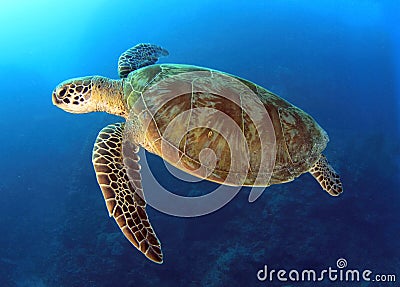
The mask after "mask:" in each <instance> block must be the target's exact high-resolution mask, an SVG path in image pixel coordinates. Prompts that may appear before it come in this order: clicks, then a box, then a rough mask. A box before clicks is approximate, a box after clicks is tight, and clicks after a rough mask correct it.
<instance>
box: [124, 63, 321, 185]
mask: <svg viewBox="0 0 400 287" xmlns="http://www.w3.org/2000/svg"><path fill="white" fill-rule="evenodd" d="M124 96H125V101H126V103H127V106H128V108H129V110H130V117H134V118H135V121H136V122H138V123H139V126H140V127H141V136H140V138H141V142H140V143H141V145H142V146H143V147H144V148H145V149H147V150H148V151H149V152H152V153H155V154H157V155H159V156H161V157H162V158H163V159H164V160H166V161H167V162H169V163H171V164H172V165H174V166H175V167H177V168H179V169H181V170H183V171H186V172H188V173H190V174H192V175H195V176H197V177H200V178H206V179H208V180H211V181H215V182H218V183H224V184H227V185H246V186H268V185H271V184H275V183H282V182H287V181H291V180H293V179H294V178H295V177H297V176H299V175H300V174H302V173H304V172H307V171H308V170H309V169H310V168H311V166H312V165H313V164H314V163H315V162H316V161H317V160H318V158H319V156H320V154H321V152H322V151H323V150H324V149H325V147H326V144H327V142H328V137H327V135H326V133H325V131H324V130H323V129H322V128H321V127H320V126H319V125H318V124H317V123H316V122H315V121H314V119H313V118H312V117H311V116H309V115H308V114H307V113H305V112H304V111H302V110H301V109H299V108H297V107H295V106H293V105H292V104H290V103H289V102H287V101H286V100H284V99H282V98H280V97H278V96H277V95H275V94H273V93H271V92H269V91H267V90H266V89H264V88H262V87H260V86H258V85H256V84H254V83H251V82H249V81H246V80H244V79H241V78H239V77H236V76H232V75H229V74H226V73H223V72H219V71H216V70H212V69H207V68H201V67H196V66H189V65H175V64H162V65H152V66H148V67H144V68H141V69H139V70H136V71H133V72H131V73H130V74H129V76H128V77H127V78H126V79H124ZM130 120H131V119H130V118H128V119H127V123H128V124H129V121H130Z"/></svg>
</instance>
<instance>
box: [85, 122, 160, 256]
mask: <svg viewBox="0 0 400 287" xmlns="http://www.w3.org/2000/svg"><path fill="white" fill-rule="evenodd" d="M124 127H125V125H124V124H122V123H117V124H112V125H108V126H106V127H105V128H103V129H102V130H101V131H100V133H99V135H98V136H97V139H96V143H95V145H94V148H93V156H92V160H93V166H94V169H95V171H96V176H97V181H98V183H99V185H100V188H101V190H102V192H103V196H104V199H105V201H106V205H107V209H108V212H109V214H110V216H112V217H114V219H115V221H116V222H117V223H118V226H119V228H120V229H121V231H122V232H123V233H124V235H125V236H126V238H128V240H129V241H130V242H131V243H132V244H133V245H134V246H135V247H136V248H137V249H139V250H140V251H141V252H142V253H143V254H144V255H146V256H147V257H148V258H149V259H150V260H152V261H154V262H157V263H162V261H163V259H162V258H163V255H162V252H161V245H160V241H159V240H158V239H157V236H156V234H155V233H154V231H153V228H152V227H151V224H150V223H149V220H148V218H147V214H146V209H145V208H146V202H145V200H144V196H143V189H142V184H141V176H140V165H139V163H138V161H139V156H138V155H137V152H138V151H139V146H137V145H135V144H133V143H131V142H129V141H128V142H124V145H126V146H124V148H123V144H122V139H123V131H124Z"/></svg>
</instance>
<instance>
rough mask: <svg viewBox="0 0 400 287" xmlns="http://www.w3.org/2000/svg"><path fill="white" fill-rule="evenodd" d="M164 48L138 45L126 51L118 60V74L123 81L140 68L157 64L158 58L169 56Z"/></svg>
mask: <svg viewBox="0 0 400 287" xmlns="http://www.w3.org/2000/svg"><path fill="white" fill-rule="evenodd" d="M168 55H169V53H168V51H167V50H165V49H164V48H162V47H160V46H157V45H153V44H144V43H142V44H138V45H136V46H134V47H132V48H130V49H128V50H126V51H125V52H124V53H122V55H121V56H120V57H119V59H118V74H119V77H120V78H121V79H123V78H126V77H127V76H128V74H129V73H130V72H132V71H134V70H137V69H139V68H142V67H145V66H149V65H152V64H155V63H156V62H157V61H158V58H160V57H162V56H168Z"/></svg>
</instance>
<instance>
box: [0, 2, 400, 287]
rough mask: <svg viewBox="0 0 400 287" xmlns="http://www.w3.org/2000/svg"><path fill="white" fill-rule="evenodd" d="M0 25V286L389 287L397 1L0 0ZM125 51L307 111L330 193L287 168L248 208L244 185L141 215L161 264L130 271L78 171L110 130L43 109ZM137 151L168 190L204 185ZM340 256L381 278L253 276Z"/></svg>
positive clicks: (399, 80)
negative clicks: (224, 76)
mask: <svg viewBox="0 0 400 287" xmlns="http://www.w3.org/2000/svg"><path fill="white" fill-rule="evenodd" d="M0 15H1V17H0V27H1V29H0V37H1V42H2V45H1V46H0V51H1V53H0V81H1V85H0V91H1V105H0V115H1V119H2V132H1V133H0V141H1V159H2V164H1V165H0V174H1V181H0V194H1V197H0V206H1V209H0V223H1V224H0V234H1V236H0V286H6V287H8V286H24V287H25V286H41V287H42V286H285V287H288V286H399V284H400V283H399V282H400V241H399V237H400V211H399V204H400V194H399V189H400V188H399V187H400V177H399V163H400V145H399V142H400V141H399V140H400V126H399V124H400V113H399V109H400V53H399V51H400V32H399V31H400V30H399V27H400V21H399V20H398V19H400V4H398V2H397V1H373V0H367V1H346V0H337V1H334V0H320V1H306V0H304V1H295V0H285V1H241V0H239V1H178V0H176V1H172V0H167V1H126V0H125V1H124V0H120V1H113V2H111V1H76V0H72V1H65V3H58V2H57V1H50V0H37V1H28V0H16V1H9V0H5V1H2V4H1V11H0ZM141 42H150V43H154V44H159V45H161V46H163V47H165V48H167V49H168V50H169V52H170V56H169V57H168V58H163V59H162V60H161V61H162V62H164V63H166V62H168V63H185V64H193V65H199V66H206V67H210V68H214V69H217V70H221V71H225V72H228V73H231V74H235V75H238V76H240V77H243V78H246V79H249V80H251V81H253V82H255V83H257V84H259V85H261V86H264V87H266V88H268V89H269V90H271V91H273V92H275V93H277V94H279V95H280V96H282V97H283V98H285V99H287V100H288V101H290V102H291V103H293V104H295V105H296V106H298V107H300V108H302V109H304V110H305V111H306V112H308V113H309V114H311V115H312V116H313V117H314V118H315V119H316V120H317V121H318V123H320V125H321V126H322V127H324V129H325V130H326V131H327V132H328V134H329V137H330V142H329V144H328V147H327V149H326V152H325V154H326V155H327V157H328V158H329V159H330V162H331V163H332V165H333V166H334V167H335V168H336V170H337V171H338V172H339V173H340V175H341V178H342V182H343V185H344V192H343V194H342V195H340V196H339V197H338V198H333V197H330V196H329V195H328V194H326V193H325V192H323V191H322V190H321V189H320V186H319V185H318V184H317V183H316V181H314V179H313V178H312V177H311V176H310V175H309V174H305V175H302V176H301V177H299V178H298V179H296V180H295V181H293V182H291V183H287V184H282V185H276V186H271V187H268V188H267V189H266V190H265V191H264V193H263V195H262V196H261V197H260V198H259V199H258V200H257V201H255V202H254V203H249V202H248V200H247V198H248V194H249V188H244V189H243V190H242V191H241V192H240V193H239V194H238V195H237V196H236V197H235V198H234V199H233V200H232V201H231V202H230V203H229V204H227V205H226V206H224V207H223V208H221V209H220V210H218V211H216V212H214V213H212V214H209V215H206V216H202V217H195V218H181V217H173V216H170V215H166V214H163V213H161V212H159V211H157V210H155V209H153V208H151V207H148V214H149V218H150V221H151V222H152V225H153V227H154V228H155V230H156V232H157V234H158V236H159V238H160V240H161V242H162V247H163V251H164V256H165V258H164V263H163V264H162V265H157V264H155V263H152V262H150V261H149V260H147V259H146V258H145V257H144V256H143V255H142V254H141V253H140V252H138V251H137V250H136V249H135V248H134V247H133V246H132V245H131V244H130V243H129V242H128V241H127V240H126V239H125V238H124V236H123V234H122V233H121V232H120V230H119V229H118V227H117V225H116V224H115V222H114V220H113V219H110V218H109V217H108V213H107V211H106V208H105V204H104V200H103V197H102V194H101V191H100V189H99V187H98V185H97V182H96V178H95V174H94V171H93V167H92V164H91V151H92V146H93V143H94V140H95V138H96V136H97V133H98V131H99V130H100V129H101V128H102V127H104V126H106V125H108V124H110V123H114V122H119V121H121V119H120V118H118V117H116V116H112V115H107V114H102V113H92V114H85V115H73V114H68V113H65V112H64V111H62V110H60V109H58V108H56V107H54V106H53V105H52V102H51V92H52V90H53V89H54V87H55V86H56V85H57V84H58V83H59V82H61V81H63V80H65V79H68V78H72V77H78V76H85V75H93V74H98V75H103V76H106V77H110V78H117V77H118V74H117V68H116V66H117V59H118V57H119V55H120V54H121V53H122V52H123V51H124V50H126V49H127V48H129V47H131V46H133V45H135V44H137V43H141ZM147 156H148V161H149V162H150V166H151V169H152V171H153V173H154V174H155V176H156V178H158V179H159V180H160V182H161V183H162V185H163V186H167V187H168V188H169V189H170V190H171V191H176V192H178V193H180V194H185V192H186V193H187V194H195V193H196V191H201V190H211V189H213V188H217V187H218V185H216V184H213V183H208V182H200V183H186V182H181V181H179V180H177V179H175V178H174V177H173V176H172V175H170V174H169V172H168V170H167V168H166V167H165V166H164V165H163V162H162V161H161V160H159V159H158V158H156V157H155V156H152V155H147ZM144 188H145V189H146V186H144ZM340 258H342V259H345V260H346V261H347V263H348V267H347V268H348V269H349V268H351V269H358V270H365V269H369V270H371V271H373V274H374V275H396V276H397V277H396V279H397V282H396V283H393V282H392V283H389V282H385V283H378V282H372V281H370V282H367V281H362V282H340V280H337V281H336V282H332V281H330V280H328V279H327V277H325V280H323V281H321V282H316V283H313V282H293V281H290V280H289V281H286V282H283V281H279V280H278V279H277V277H275V279H274V280H273V281H271V282H270V281H268V280H267V281H263V282H262V281H260V280H259V279H258V278H257V272H258V271H259V270H260V269H263V268H264V266H265V265H267V266H268V268H269V269H276V270H279V269H285V270H287V271H289V270H293V269H296V270H303V269H314V270H317V271H321V270H323V269H328V268H329V267H332V268H338V267H337V265H336V264H337V260H338V259H340ZM341 270H346V269H341ZM371 278H373V277H372V276H371ZM374 278H375V277H374Z"/></svg>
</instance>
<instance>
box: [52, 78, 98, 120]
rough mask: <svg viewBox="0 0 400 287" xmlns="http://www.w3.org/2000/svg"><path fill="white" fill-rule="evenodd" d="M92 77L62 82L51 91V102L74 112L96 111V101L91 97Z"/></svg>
mask: <svg viewBox="0 0 400 287" xmlns="http://www.w3.org/2000/svg"><path fill="white" fill-rule="evenodd" d="M94 78H95V76H91V77H82V78H76V79H70V80H66V81H64V82H62V83H61V84H59V85H58V86H57V87H56V88H55V89H54V91H53V95H52V99H53V104H54V105H56V106H57V107H59V108H60V109H63V110H64V111H67V112H70V113H74V114H83V113H89V112H94V111H96V103H95V101H93V99H92V88H93V79H94Z"/></svg>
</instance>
